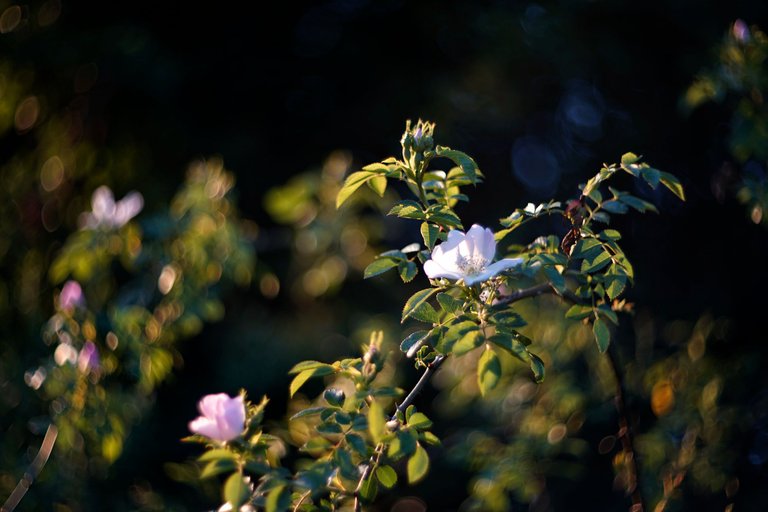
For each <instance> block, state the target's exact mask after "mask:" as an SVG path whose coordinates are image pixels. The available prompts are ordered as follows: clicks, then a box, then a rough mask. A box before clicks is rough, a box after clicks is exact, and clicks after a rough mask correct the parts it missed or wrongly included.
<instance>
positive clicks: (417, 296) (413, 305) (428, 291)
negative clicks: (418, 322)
mask: <svg viewBox="0 0 768 512" xmlns="http://www.w3.org/2000/svg"><path fill="white" fill-rule="evenodd" d="M438 291H439V290H438V289H437V288H425V289H424V290H419V291H418V292H416V293H414V294H413V295H411V297H410V298H409V299H408V300H407V301H406V303H405V306H404V307H403V315H402V319H401V322H404V321H405V319H406V318H408V317H410V316H412V315H413V314H414V313H415V312H416V311H417V310H418V308H419V307H420V306H421V305H422V304H425V303H426V302H427V300H429V298H430V297H431V296H432V295H433V294H435V293H437V292H438ZM430 307H431V306H430ZM432 311H434V308H432Z"/></svg>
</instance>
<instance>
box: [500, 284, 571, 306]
mask: <svg viewBox="0 0 768 512" xmlns="http://www.w3.org/2000/svg"><path fill="white" fill-rule="evenodd" d="M545 293H553V294H555V295H557V296H559V297H561V298H563V299H565V300H567V301H570V302H576V303H579V302H582V301H581V300H579V298H578V297H577V296H576V295H575V294H574V293H573V292H572V291H570V290H565V291H564V292H563V293H562V294H561V293H560V292H559V291H557V290H556V289H555V288H554V287H553V286H552V283H542V284H537V285H536V286H531V287H530V288H522V289H520V290H517V291H515V292H512V293H510V294H509V295H507V296H505V297H500V298H499V299H498V300H497V301H496V304H494V305H503V304H512V303H513V302H517V301H520V300H523V299H528V298H531V297H538V296H539V295H544V294H545Z"/></svg>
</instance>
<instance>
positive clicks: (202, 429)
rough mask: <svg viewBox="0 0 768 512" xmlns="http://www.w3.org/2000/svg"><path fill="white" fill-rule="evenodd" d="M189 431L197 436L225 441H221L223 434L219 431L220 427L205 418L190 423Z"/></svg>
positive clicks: (201, 417)
mask: <svg viewBox="0 0 768 512" xmlns="http://www.w3.org/2000/svg"><path fill="white" fill-rule="evenodd" d="M189 430H190V431H191V432H194V433H195V434H200V435H201V436H205V437H209V438H211V439H213V440H214V441H223V439H221V432H220V431H219V427H218V426H217V425H216V422H215V421H213V420H211V419H209V418H205V417H203V416H200V417H198V418H195V419H194V420H192V421H190V422H189Z"/></svg>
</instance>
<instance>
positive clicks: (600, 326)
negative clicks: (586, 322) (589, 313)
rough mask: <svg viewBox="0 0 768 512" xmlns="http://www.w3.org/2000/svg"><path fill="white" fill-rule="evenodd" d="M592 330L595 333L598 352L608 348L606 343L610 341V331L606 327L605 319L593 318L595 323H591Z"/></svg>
mask: <svg viewBox="0 0 768 512" xmlns="http://www.w3.org/2000/svg"><path fill="white" fill-rule="evenodd" d="M592 332H594V333H595V341H596V342H597V348H598V350H600V352H605V351H606V350H608V345H609V344H610V343H611V331H610V330H609V329H608V325H607V324H606V323H605V321H603V320H602V319H601V318H597V319H595V323H594V324H593V325H592Z"/></svg>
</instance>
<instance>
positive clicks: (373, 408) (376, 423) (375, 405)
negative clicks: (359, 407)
mask: <svg viewBox="0 0 768 512" xmlns="http://www.w3.org/2000/svg"><path fill="white" fill-rule="evenodd" d="M386 424H387V419H386V417H385V416H384V409H382V408H381V405H379V402H377V401H376V400H373V401H372V402H371V405H370V406H369V408H368V432H370V434H371V439H373V442H374V443H378V442H379V441H381V438H382V437H384V434H386V430H387V425H386Z"/></svg>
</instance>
